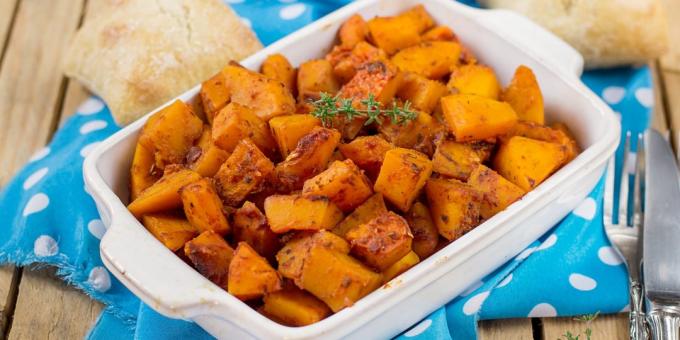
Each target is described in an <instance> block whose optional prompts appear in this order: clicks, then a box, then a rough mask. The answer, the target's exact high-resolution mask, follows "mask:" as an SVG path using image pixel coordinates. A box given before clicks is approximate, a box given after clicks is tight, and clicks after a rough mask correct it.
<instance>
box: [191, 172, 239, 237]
mask: <svg viewBox="0 0 680 340" xmlns="http://www.w3.org/2000/svg"><path fill="white" fill-rule="evenodd" d="M180 196H181V197H182V205H183V206H184V214H185V215H186V216H187V219H188V220H189V222H191V224H192V225H194V226H195V227H196V229H198V230H199V231H201V232H203V231H206V230H212V231H214V232H215V233H217V234H219V235H222V236H224V235H226V234H227V233H228V232H229V229H230V228H229V222H228V221H227V217H226V216H224V211H223V209H224V207H223V206H222V200H220V197H219V196H218V195H217V191H216V190H215V185H214V184H213V182H212V180H210V179H208V178H202V179H199V180H198V181H196V182H192V183H190V184H187V185H185V186H183V187H182V189H180Z"/></svg>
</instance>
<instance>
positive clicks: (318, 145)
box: [276, 126, 340, 191]
mask: <svg viewBox="0 0 680 340" xmlns="http://www.w3.org/2000/svg"><path fill="white" fill-rule="evenodd" d="M339 141H340V133H338V131H336V130H333V129H327V128H323V127H318V126H317V127H314V128H313V129H312V131H311V132H310V133H308V134H306V135H304V136H303V137H302V138H300V140H299V141H298V144H297V146H296V147H295V150H293V152H291V153H290V154H289V155H288V157H286V159H285V160H284V161H283V162H281V163H279V164H277V165H276V178H277V179H278V181H279V184H280V186H281V187H282V189H284V190H288V191H290V190H299V189H302V185H303V184H304V182H305V181H306V180H307V179H309V178H312V177H313V176H314V175H316V174H318V173H320V172H321V171H323V170H324V169H326V166H327V165H328V161H329V160H330V159H331V157H332V156H333V151H335V147H336V146H337V145H338V142H339Z"/></svg>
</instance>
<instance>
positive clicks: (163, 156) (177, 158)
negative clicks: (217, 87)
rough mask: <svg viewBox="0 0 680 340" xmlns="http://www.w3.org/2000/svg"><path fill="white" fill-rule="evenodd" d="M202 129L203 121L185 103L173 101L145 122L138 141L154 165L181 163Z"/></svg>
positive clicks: (159, 166) (162, 166) (160, 167)
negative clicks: (149, 155)
mask: <svg viewBox="0 0 680 340" xmlns="http://www.w3.org/2000/svg"><path fill="white" fill-rule="evenodd" d="M202 132H203V122H202V121H201V119H200V118H198V117H196V115H195V114H194V112H193V111H192V110H191V107H189V106H188V105H187V104H185V103H184V102H183V101H181V100H176V101H174V102H173V103H172V104H170V105H168V106H166V107H164V108H162V109H161V110H160V111H158V112H156V113H155V114H154V115H153V116H152V117H151V118H149V120H148V121H147V122H146V124H145V125H144V128H143V129H142V132H141V134H140V136H139V143H141V144H142V145H144V147H146V148H147V150H150V151H152V152H153V153H154V156H155V160H156V167H158V168H159V169H163V168H164V167H165V166H166V165H168V164H179V163H183V162H184V156H186V154H187V152H188V151H189V149H190V148H191V147H192V146H193V145H194V141H195V140H196V139H198V137H200V136H201V133H202Z"/></svg>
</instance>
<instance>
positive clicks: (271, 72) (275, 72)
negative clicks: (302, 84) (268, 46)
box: [260, 53, 297, 94]
mask: <svg viewBox="0 0 680 340" xmlns="http://www.w3.org/2000/svg"><path fill="white" fill-rule="evenodd" d="M260 68H261V71H262V74H264V75H265V76H267V77H269V78H271V79H274V80H278V81H280V82H282V83H283V85H285V86H286V88H287V89H288V91H290V93H292V94H294V93H295V88H296V78H297V72H296V71H295V68H294V67H293V65H291V64H290V62H289V61H288V59H286V57H284V56H283V55H282V54H280V53H275V54H270V55H269V56H267V59H265V60H264V61H263V62H262V66H261V67H260Z"/></svg>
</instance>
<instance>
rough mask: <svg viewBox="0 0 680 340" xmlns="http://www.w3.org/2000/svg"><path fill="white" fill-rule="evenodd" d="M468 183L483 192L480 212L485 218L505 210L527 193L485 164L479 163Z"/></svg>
mask: <svg viewBox="0 0 680 340" xmlns="http://www.w3.org/2000/svg"><path fill="white" fill-rule="evenodd" d="M468 184H469V185H470V186H472V187H473V188H475V189H476V190H477V191H478V192H479V193H481V194H482V201H481V207H480V214H481V216H482V218H483V219H489V218H491V217H492V216H493V215H496V214H497V213H499V212H501V211H503V210H505V208H507V207H508V206H509V205H510V204H512V203H514V202H515V201H517V200H519V199H520V198H522V196H524V193H525V191H524V190H523V189H522V188H520V187H518V186H516V185H515V184H513V183H512V182H510V181H508V180H507V179H505V178H503V176H501V175H499V174H498V173H497V172H495V171H493V170H491V169H489V168H487V167H486V166H484V165H479V166H477V168H475V170H473V171H472V173H471V174H470V178H469V179H468Z"/></svg>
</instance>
